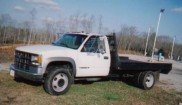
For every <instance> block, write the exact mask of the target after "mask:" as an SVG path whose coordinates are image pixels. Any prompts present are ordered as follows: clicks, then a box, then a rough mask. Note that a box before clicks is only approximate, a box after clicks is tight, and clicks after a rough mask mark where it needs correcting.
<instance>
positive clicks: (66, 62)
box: [45, 61, 74, 75]
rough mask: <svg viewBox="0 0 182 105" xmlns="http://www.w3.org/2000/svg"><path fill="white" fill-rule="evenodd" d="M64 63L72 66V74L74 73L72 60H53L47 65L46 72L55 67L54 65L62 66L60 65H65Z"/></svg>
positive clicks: (70, 70)
mask: <svg viewBox="0 0 182 105" xmlns="http://www.w3.org/2000/svg"><path fill="white" fill-rule="evenodd" d="M63 65H67V66H69V67H70V69H69V72H70V74H71V75H74V72H73V69H74V68H73V65H72V64H71V63H70V62H68V61H53V62H50V63H49V64H48V65H47V67H46V71H45V74H47V73H48V72H49V71H50V70H51V68H53V67H60V66H63Z"/></svg>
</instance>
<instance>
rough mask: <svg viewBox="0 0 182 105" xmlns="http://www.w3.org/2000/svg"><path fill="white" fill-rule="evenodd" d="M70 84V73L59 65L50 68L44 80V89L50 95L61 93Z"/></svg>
mask: <svg viewBox="0 0 182 105" xmlns="http://www.w3.org/2000/svg"><path fill="white" fill-rule="evenodd" d="M70 86H71V75H70V73H69V71H67V70H66V69H64V68H62V67H59V68H54V69H53V70H51V71H50V72H49V73H48V74H47V76H46V77H45V81H44V89H45V91H46V92H47V93H49V94H51V95H63V94H65V93H66V92H67V91H68V90H69V88H70Z"/></svg>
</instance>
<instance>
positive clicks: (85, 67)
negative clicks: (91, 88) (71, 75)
mask: <svg viewBox="0 0 182 105" xmlns="http://www.w3.org/2000/svg"><path fill="white" fill-rule="evenodd" d="M105 41H107V38H106V37H99V36H91V37H90V38H89V39H88V40H87V41H86V43H85V44H84V45H83V47H82V49H81V51H80V53H79V58H78V59H79V61H78V66H79V67H78V69H77V73H76V74H77V76H78V77H84V76H107V75H108V74H109V68H110V54H109V48H106V42H105Z"/></svg>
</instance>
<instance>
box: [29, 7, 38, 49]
mask: <svg viewBox="0 0 182 105" xmlns="http://www.w3.org/2000/svg"><path fill="white" fill-rule="evenodd" d="M36 13H37V11H36V9H35V8H33V9H32V10H31V11H30V16H31V27H30V33H29V40H28V45H30V44H31V38H32V30H33V26H34V21H35V15H36Z"/></svg>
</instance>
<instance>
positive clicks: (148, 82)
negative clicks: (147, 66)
mask: <svg viewBox="0 0 182 105" xmlns="http://www.w3.org/2000/svg"><path fill="white" fill-rule="evenodd" d="M155 80H156V79H155V76H154V73H153V72H152V71H147V72H143V73H142V74H141V75H140V77H139V86H140V87H141V88H143V89H145V90H149V89H151V88H153V86H154V84H155Z"/></svg>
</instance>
